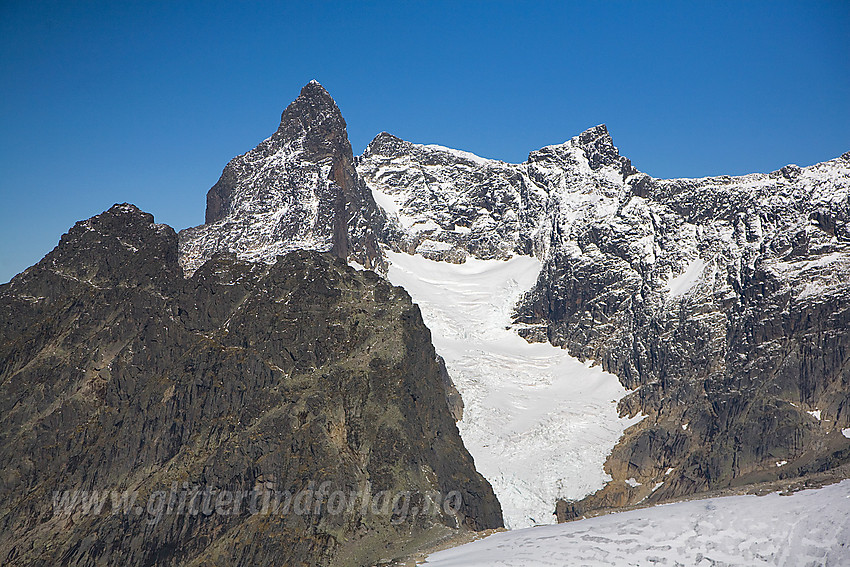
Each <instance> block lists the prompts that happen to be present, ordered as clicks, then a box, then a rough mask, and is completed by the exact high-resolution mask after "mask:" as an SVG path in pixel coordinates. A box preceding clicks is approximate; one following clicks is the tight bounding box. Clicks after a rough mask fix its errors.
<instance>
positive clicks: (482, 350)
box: [387, 252, 641, 528]
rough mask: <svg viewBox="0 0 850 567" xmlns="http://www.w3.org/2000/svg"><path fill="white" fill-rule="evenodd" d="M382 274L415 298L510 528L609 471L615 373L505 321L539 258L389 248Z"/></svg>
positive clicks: (620, 391) (617, 390) (544, 515)
mask: <svg viewBox="0 0 850 567" xmlns="http://www.w3.org/2000/svg"><path fill="white" fill-rule="evenodd" d="M387 256H388V259H389V261H390V269H389V273H388V277H389V280H390V281H391V282H392V283H393V284H395V285H400V286H402V287H404V289H406V290H407V291H408V293H410V295H411V296H412V298H413V301H414V302H415V303H417V304H418V305H419V308H420V310H421V311H422V317H423V319H424V320H425V324H426V325H427V326H428V328H429V329H430V330H431V333H432V340H433V342H434V346H435V348H436V350H437V353H438V354H440V355H441V356H442V357H443V358H444V359H445V361H446V367H447V368H448V371H449V374H450V375H451V377H452V380H453V381H454V383H455V385H456V387H457V389H458V390H459V391H460V393H461V395H462V397H463V401H464V406H465V407H464V412H463V419H462V420H461V421H460V422H459V423H458V428H459V429H460V434H461V437H462V438H463V442H464V444H465V445H466V448H467V449H468V450H469V452H470V453H471V454H472V457H473V458H474V459H475V467H476V469H477V470H478V471H479V472H480V473H481V474H482V475H484V477H485V478H486V479H487V480H488V481H490V484H491V485H492V486H493V489H494V491H495V492H496V496H497V497H498V499H499V502H500V503H501V504H502V512H503V514H504V518H505V523H506V525H507V526H508V527H510V528H521V527H528V526H532V525H535V524H551V523H553V522H554V520H555V518H554V516H553V512H554V510H555V502H556V500H557V499H558V498H569V499H578V498H582V497H584V496H586V495H588V494H590V493H592V492H595V491H596V490H599V489H600V488H602V487H603V486H604V485H605V483H606V482H607V481H609V480H611V479H610V477H609V476H608V475H607V474H605V472H604V470H603V468H602V466H603V463H604V462H605V459H606V458H607V456H608V455H609V454H610V452H611V449H612V448H613V447H614V445H615V444H616V443H617V441H618V440H619V438H620V437H621V436H622V434H623V431H624V430H625V429H626V428H627V427H628V426H630V425H632V424H634V423H637V422H638V421H640V419H641V418H639V417H638V418H634V419H621V418H619V417H618V415H617V401H618V400H619V399H620V398H622V397H623V396H624V395H625V394H626V390H625V389H624V388H623V386H622V385H621V384H620V382H619V381H618V380H617V378H616V377H615V376H614V375H613V374H609V373H607V372H603V371H602V370H600V369H599V368H598V367H588V366H587V365H585V364H582V363H581V362H580V361H578V360H577V359H575V358H573V357H571V356H569V355H568V354H567V353H566V351H564V350H562V349H560V348H556V347H553V346H551V345H549V344H543V343H535V344H529V343H527V342H526V341H525V340H524V339H522V338H521V337H520V336H519V335H517V334H516V332H515V331H514V330H512V329H511V328H510V324H511V311H512V309H513V307H514V305H515V304H516V302H517V300H518V299H519V297H520V296H521V294H522V293H523V292H525V291H527V290H528V289H530V288H531V286H532V285H533V284H534V282H535V280H536V278H537V275H538V273H539V271H540V262H539V261H538V260H537V259H535V258H532V257H529V256H514V257H513V258H511V259H509V260H479V259H475V258H469V259H467V261H466V262H465V263H463V264H451V263H447V262H437V261H432V260H428V259H426V258H423V257H422V256H419V255H416V256H411V255H408V254H403V253H395V252H388V253H387Z"/></svg>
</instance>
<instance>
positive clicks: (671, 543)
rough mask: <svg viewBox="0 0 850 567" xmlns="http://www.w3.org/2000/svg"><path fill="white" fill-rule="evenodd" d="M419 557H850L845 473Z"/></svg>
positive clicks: (671, 560)
mask: <svg viewBox="0 0 850 567" xmlns="http://www.w3.org/2000/svg"><path fill="white" fill-rule="evenodd" d="M425 565H427V566H433V567H461V566H463V567H476V566H479V565H480V566H482V567H483V566H488V567H490V566H509V565H515V566H523V567H525V566H530V565H605V566H608V565H618V566H619V565H688V566H709V565H712V566H716V567H719V566H722V565H748V566H756V565H781V566H788V567H797V566H803V565H823V566H836V567H837V566H844V565H850V480H845V481H843V482H841V483H840V484H834V485H831V486H826V487H823V488H819V489H816V490H806V491H803V492H798V493H796V494H793V495H792V496H780V495H779V494H775V493H774V494H769V495H767V496H728V497H724V498H711V499H707V500H695V501H691V502H680V503H677V504H666V505H661V506H656V507H654V508H647V509H643V510H634V511H631V512H621V513H618V514H611V515H608V516H600V517H597V518H590V519H587V520H579V521H576V522H570V523H567V524H560V525H557V526H542V527H537V528H529V529H524V530H514V531H511V532H504V533H499V534H495V535H493V536H490V537H488V538H486V539H483V540H479V541H476V542H473V543H470V544H467V545H462V546H460V547H456V548H454V549H449V550H446V551H441V552H439V553H435V554H433V555H431V556H430V557H429V558H428V560H427V561H426V562H425Z"/></svg>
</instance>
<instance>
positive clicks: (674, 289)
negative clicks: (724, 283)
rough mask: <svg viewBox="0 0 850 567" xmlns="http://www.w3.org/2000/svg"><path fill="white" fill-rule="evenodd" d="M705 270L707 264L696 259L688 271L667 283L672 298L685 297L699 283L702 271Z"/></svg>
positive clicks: (689, 265)
mask: <svg viewBox="0 0 850 567" xmlns="http://www.w3.org/2000/svg"><path fill="white" fill-rule="evenodd" d="M704 269H705V262H704V261H703V260H702V259H701V258H696V259H695V260H693V261H692V262H691V263H690V264H688V267H687V269H686V270H685V271H684V272H682V273H681V274H679V275H678V276H676V277H673V278H670V281H669V282H668V283H667V289H668V290H669V291H670V295H671V296H672V297H678V296H680V295H685V294H686V293H688V291H690V289H691V288H692V287H694V285H696V283H697V282H698V281H699V278H700V276H701V275H702V271H703V270H704Z"/></svg>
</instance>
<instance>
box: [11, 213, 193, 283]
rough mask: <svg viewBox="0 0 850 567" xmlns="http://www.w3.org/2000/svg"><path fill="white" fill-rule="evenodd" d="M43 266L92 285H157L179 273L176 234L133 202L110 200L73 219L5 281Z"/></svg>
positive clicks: (31, 275) (33, 275)
mask: <svg viewBox="0 0 850 567" xmlns="http://www.w3.org/2000/svg"><path fill="white" fill-rule="evenodd" d="M45 270H47V271H50V272H53V273H54V274H56V275H59V276H60V277H61V278H64V279H66V280H69V281H70V282H75V283H77V284H84V285H87V286H95V287H102V286H107V287H109V286H112V285H115V282H119V285H133V286H140V285H146V284H151V283H154V282H160V283H161V282H162V281H164V280H168V279H169V278H172V277H176V276H177V275H178V274H179V273H180V268H179V266H178V263H177V233H175V232H174V229H172V228H171V227H170V226H168V225H165V224H157V223H155V222H154V218H153V215H151V214H150V213H145V212H143V211H141V210H139V209H138V208H137V207H136V206H135V205H131V204H128V203H121V204H115V205H113V206H112V207H111V208H110V209H109V210H107V211H104V212H103V213H101V214H99V215H95V216H93V217H91V218H89V219H87V220H84V221H80V222H78V223H76V224H75V225H74V226H73V227H72V228H71V229H70V230H69V231H68V232H67V233H66V234H64V235H63V236H62V238H61V239H60V240H59V244H58V245H57V246H56V248H54V249H53V250H52V251H51V252H50V253H48V254H47V256H45V257H44V258H43V259H42V260H41V261H40V262H39V263H38V264H36V265H35V266H33V267H32V268H30V269H29V270H27V271H26V272H24V273H22V274H19V275H18V276H17V277H16V278H15V279H13V280H12V282H11V284H12V285H13V286H16V285H26V283H27V282H29V281H30V280H32V279H37V278H38V275H37V273H38V272H42V271H45Z"/></svg>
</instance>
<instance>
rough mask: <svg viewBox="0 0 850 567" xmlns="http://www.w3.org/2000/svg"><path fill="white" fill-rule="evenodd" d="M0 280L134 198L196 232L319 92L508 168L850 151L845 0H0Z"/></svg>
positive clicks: (423, 138) (696, 164)
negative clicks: (224, 189)
mask: <svg viewBox="0 0 850 567" xmlns="http://www.w3.org/2000/svg"><path fill="white" fill-rule="evenodd" d="M0 50H1V51H0V168H2V169H1V170H0V282H5V281H7V280H8V279H9V278H11V276H12V275H14V274H15V273H17V272H19V271H21V270H23V269H24V268H26V267H27V266H29V265H31V264H33V263H35V262H37V261H38V260H39V259H40V258H41V257H42V256H43V255H44V254H45V253H47V252H48V251H49V250H50V249H51V248H52V247H53V246H55V244H56V243H57V242H58V240H59V237H60V236H61V234H62V233H63V232H65V231H66V230H67V229H68V228H69V227H70V226H71V225H72V224H73V223H74V222H75V221H76V220H79V219H83V218H87V217H89V216H91V215H93V214H96V213H99V212H101V211H102V210H104V209H106V208H108V207H109V206H111V205H112V204H113V203H115V202H123V201H129V202H132V203H135V204H137V205H138V206H139V207H141V208H142V209H145V210H147V211H150V212H152V213H154V215H155V216H156V218H157V220H158V221H160V222H166V223H168V224H171V225H172V226H174V227H175V228H177V229H180V228H185V227H187V226H192V225H196V224H200V223H201V222H203V218H204V203H205V201H204V197H205V194H206V191H207V189H209V187H210V186H212V185H213V184H214V183H215V181H216V180H217V179H218V176H219V175H220V173H221V170H222V168H223V167H224V165H225V164H226V163H227V161H228V160H229V159H230V158H231V157H233V156H235V155H237V154H240V153H243V152H245V151H247V150H249V149H251V148H253V147H254V146H255V145H256V144H257V143H258V142H259V141H261V140H262V139H264V138H265V137H267V136H268V135H270V134H271V133H272V132H273V131H274V130H275V128H276V127H277V124H278V121H279V118H280V113H281V111H282V110H283V109H284V107H286V105H287V104H288V103H289V102H290V101H291V100H292V99H293V98H295V97H296V96H297V95H298V92H299V90H300V88H301V87H302V86H303V85H304V84H305V83H306V82H308V81H309V80H310V79H313V78H315V79H317V80H319V81H320V82H321V83H322V84H323V85H324V86H325V87H326V88H327V89H328V90H329V91H330V93H331V95H332V96H333V97H334V98H335V99H336V101H337V104H338V105H339V106H340V108H341V109H342V112H343V115H344V116H345V118H346V121H347V122H348V132H349V136H350V138H351V142H352V145H353V147H354V151H355V153H360V152H361V151H362V150H363V148H364V147H365V146H366V144H367V143H368V142H369V140H370V139H371V138H372V137H373V136H374V135H375V134H377V133H379V132H381V131H383V130H386V131H388V132H391V133H393V134H396V135H397V136H400V137H402V138H405V139H408V140H411V141H414V142H422V143H439V144H443V145H446V146H451V147H455V148H460V149H464V150H469V151H472V152H475V153H477V154H479V155H482V156H486V157H493V158H499V159H503V160H506V161H513V162H520V161H523V160H524V159H525V158H526V157H527V155H528V152H529V151H531V150H534V149H536V148H539V147H541V146H544V145H547V144H553V143H560V142H563V141H564V140H566V139H569V138H570V137H572V136H574V135H576V134H578V133H579V132H581V131H582V130H584V129H585V128H588V127H590V126H593V125H595V124H598V123H602V122H604V123H606V124H607V125H608V128H609V130H610V131H611V133H612V135H613V137H614V142H615V143H616V144H617V145H618V146H619V148H620V151H621V152H622V153H623V154H624V155H626V156H628V157H630V158H631V159H632V162H633V163H634V165H635V166H636V167H638V168H639V169H640V170H642V171H645V172H647V173H649V174H651V175H653V176H656V177H683V176H687V177H696V176H703V175H713V174H743V173H748V172H752V171H771V170H775V169H778V168H780V167H782V166H783V165H785V164H787V163H797V164H799V165H810V164H812V163H816V162H819V161H824V160H827V159H831V158H834V157H837V156H839V155H841V154H842V153H844V152H846V151H848V150H850V112H848V107H849V106H850V105H849V104H848V103H850V2H848V1H846V0H844V1H837V2H815V3H786V2H764V3H762V2H729V3H713V2H712V3H709V2H699V3H696V2H695V3H684V2H670V3H651V4H650V3H645V2H586V3H569V2H552V3H549V2H534V3H529V4H527V5H521V4H519V3H514V2H480V3H463V4H461V3H458V2H444V3H436V2H435V3H397V2H387V3H380V4H379V3H371V2H365V3H358V4H353V3H351V4H349V3H342V2H339V3H334V2H291V3H262V2H246V3H238V2H232V1H231V2H211V1H204V2H179V3H178V2H173V3H172V2H163V3H154V2H147V1H141V2H64V1H63V2H55V3H53V2H37V1H30V0H24V1H17V0H0Z"/></svg>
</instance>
